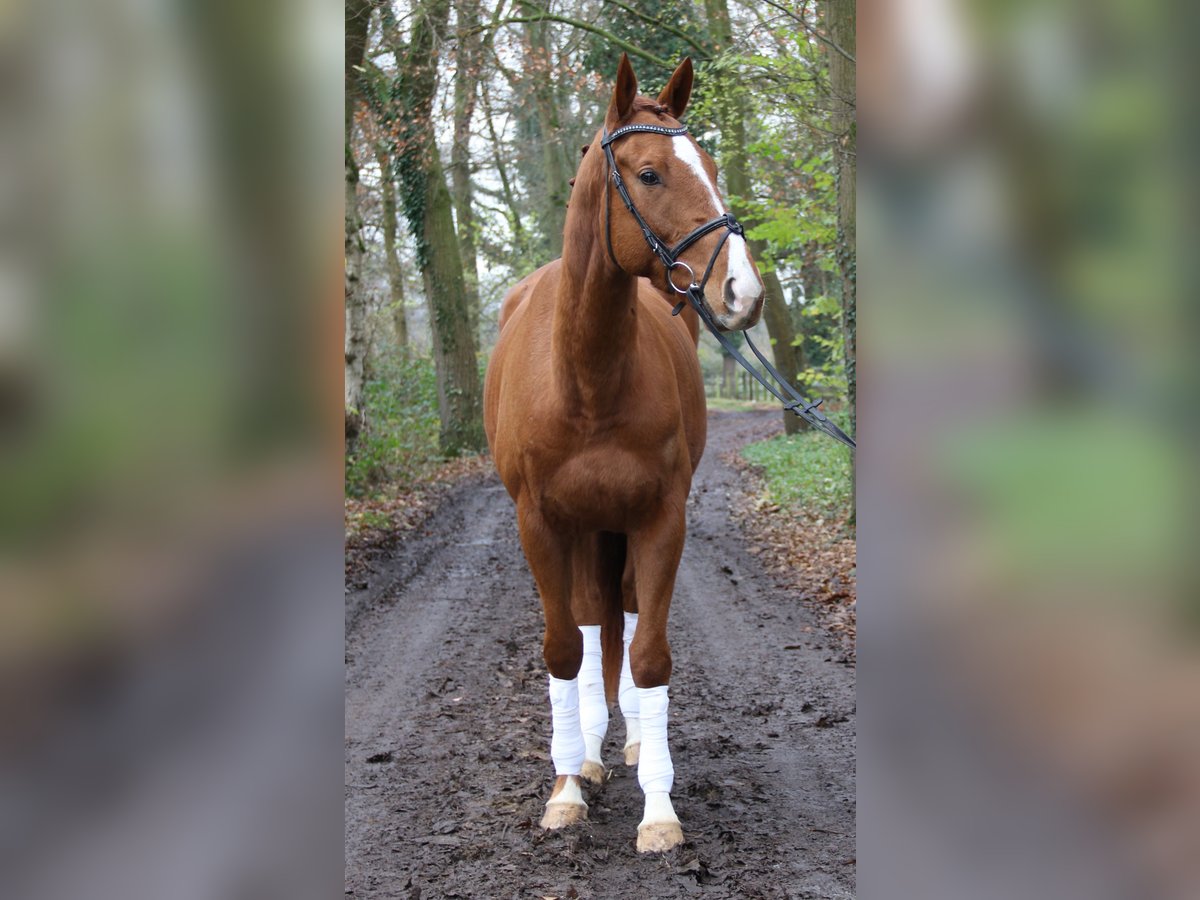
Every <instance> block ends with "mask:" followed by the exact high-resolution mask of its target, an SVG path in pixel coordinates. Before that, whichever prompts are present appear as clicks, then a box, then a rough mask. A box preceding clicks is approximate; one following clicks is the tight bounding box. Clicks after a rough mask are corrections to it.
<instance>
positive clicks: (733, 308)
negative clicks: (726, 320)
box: [724, 275, 741, 313]
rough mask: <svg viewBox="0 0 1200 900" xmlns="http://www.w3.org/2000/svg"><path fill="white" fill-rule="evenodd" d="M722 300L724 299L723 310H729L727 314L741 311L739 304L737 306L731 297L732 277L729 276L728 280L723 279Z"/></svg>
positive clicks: (734, 299) (732, 296)
mask: <svg viewBox="0 0 1200 900" xmlns="http://www.w3.org/2000/svg"><path fill="white" fill-rule="evenodd" d="M724 299H725V308H726V309H727V310H729V312H731V313H735V312H738V311H739V310H740V309H741V304H739V303H738V302H737V300H736V298H735V297H734V295H733V276H732V275H730V276H729V277H728V278H726V279H725V293H724Z"/></svg>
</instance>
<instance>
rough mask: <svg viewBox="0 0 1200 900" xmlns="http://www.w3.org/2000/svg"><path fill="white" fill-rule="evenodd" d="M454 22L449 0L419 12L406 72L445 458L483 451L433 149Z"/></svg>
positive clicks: (413, 188) (463, 302) (456, 259)
mask: <svg viewBox="0 0 1200 900" xmlns="http://www.w3.org/2000/svg"><path fill="white" fill-rule="evenodd" d="M449 14H450V3H449V0H428V2H427V3H426V4H425V5H424V6H423V7H422V8H420V9H419V10H418V11H417V15H416V20H415V22H414V24H413V29H412V39H411V44H410V47H409V52H408V53H407V54H406V58H405V60H404V64H403V65H402V66H401V67H400V85H399V87H400V96H401V97H404V98H405V99H406V101H407V104H408V105H407V106H406V108H405V109H403V110H401V120H400V121H399V122H398V123H397V124H398V125H399V130H400V138H401V140H400V144H399V146H400V150H399V153H398V156H397V162H398V168H399V173H400V178H401V182H402V184H403V187H404V194H403V199H404V212H405V215H406V217H407V218H408V221H409V226H410V228H411V229H412V232H413V234H414V236H415V237H416V243H417V261H418V263H419V264H420V266H421V275H422V277H423V279H424V283H425V297H426V301H427V302H428V304H429V313H430V316H429V318H430V326H431V327H430V330H431V331H432V333H433V355H434V362H435V364H436V367H437V387H438V412H439V414H440V418H441V429H440V433H439V443H440V447H441V450H442V453H444V454H445V455H447V456H452V455H454V454H456V453H458V452H460V451H462V450H480V449H482V448H483V447H484V446H485V444H486V441H485V439H484V434H483V415H482V390H481V386H480V381H479V367H478V363H477V360H476V345H475V336H474V334H473V332H472V330H471V323H470V318H469V314H468V309H467V289H466V282H465V279H464V277H463V264H462V256H461V254H460V252H459V246H458V235H457V234H456V233H455V229H454V215H453V211H452V201H451V197H450V191H449V189H448V188H447V187H446V174H445V171H444V170H443V168H442V161H441V158H440V157H439V155H438V149H437V144H436V143H435V141H434V128H433V118H432V113H433V101H434V95H435V93H436V90H437V57H436V53H435V49H434V48H435V36H436V33H437V32H440V31H441V30H443V29H444V28H445V26H446V21H447V19H448V18H449Z"/></svg>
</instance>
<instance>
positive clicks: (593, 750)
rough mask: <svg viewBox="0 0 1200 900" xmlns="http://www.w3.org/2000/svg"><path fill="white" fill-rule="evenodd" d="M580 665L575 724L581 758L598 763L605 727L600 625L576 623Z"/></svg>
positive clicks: (606, 727)
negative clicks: (580, 646) (578, 730)
mask: <svg viewBox="0 0 1200 900" xmlns="http://www.w3.org/2000/svg"><path fill="white" fill-rule="evenodd" d="M579 630H580V631H581V632H583V664H582V665H580V667H579V724H580V726H581V728H582V730H583V746H584V751H585V752H584V758H585V759H589V760H591V761H592V762H600V746H601V745H602V744H603V743H604V732H606V731H607V730H608V701H607V700H605V699H604V666H603V663H602V660H601V654H600V626H599V625H580V626H579Z"/></svg>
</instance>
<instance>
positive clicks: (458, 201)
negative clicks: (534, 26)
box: [450, 0, 480, 340]
mask: <svg viewBox="0 0 1200 900" xmlns="http://www.w3.org/2000/svg"><path fill="white" fill-rule="evenodd" d="M478 23H479V4H478V2H477V0H459V2H458V36H457V37H458V57H457V59H456V60H455V63H456V65H455V67H454V144H453V146H452V147H451V150H450V175H451V182H452V185H453V190H454V214H455V220H456V221H457V223H458V246H459V249H460V251H461V253H462V260H463V276H464V279H463V280H464V284H465V287H466V292H467V317H468V319H469V320H470V324H471V333H472V334H473V335H475V338H476V340H478V339H479V260H478V256H479V254H478V253H477V251H476V249H475V229H476V224H475V206H474V204H475V198H474V194H473V191H472V187H471V153H470V149H471V118H472V116H474V114H475V98H476V85H477V83H478V81H479V66H480V59H479V35H478V33H474V32H475V27H476V26H477V25H478Z"/></svg>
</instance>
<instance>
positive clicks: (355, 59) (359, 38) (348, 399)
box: [344, 0, 371, 453]
mask: <svg viewBox="0 0 1200 900" xmlns="http://www.w3.org/2000/svg"><path fill="white" fill-rule="evenodd" d="M370 19H371V4H370V2H369V0H347V2H346V58H345V66H346V71H345V83H344V87H345V101H346V102H345V157H346V158H345V163H346V210H345V214H346V246H345V252H346V263H345V271H346V279H345V286H346V331H345V361H346V372H345V411H346V415H345V427H346V453H350V452H352V451H353V449H354V442H355V440H356V439H357V438H358V435H359V433H360V432H361V431H362V428H363V424H364V417H363V386H364V377H363V364H364V362H365V361H366V352H367V296H366V291H365V290H364V288H363V284H362V267H363V256H364V254H365V252H366V246H365V245H364V243H363V239H362V217H361V216H360V215H359V211H358V163H357V161H356V160H355V159H354V141H353V132H354V113H355V110H356V109H357V106H358V102H359V100H360V99H361V91H360V90H359V75H358V72H357V71H356V70H355V67H356V66H360V65H362V61H363V53H364V52H365V50H366V46H367V24H368V23H369V22H370Z"/></svg>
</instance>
